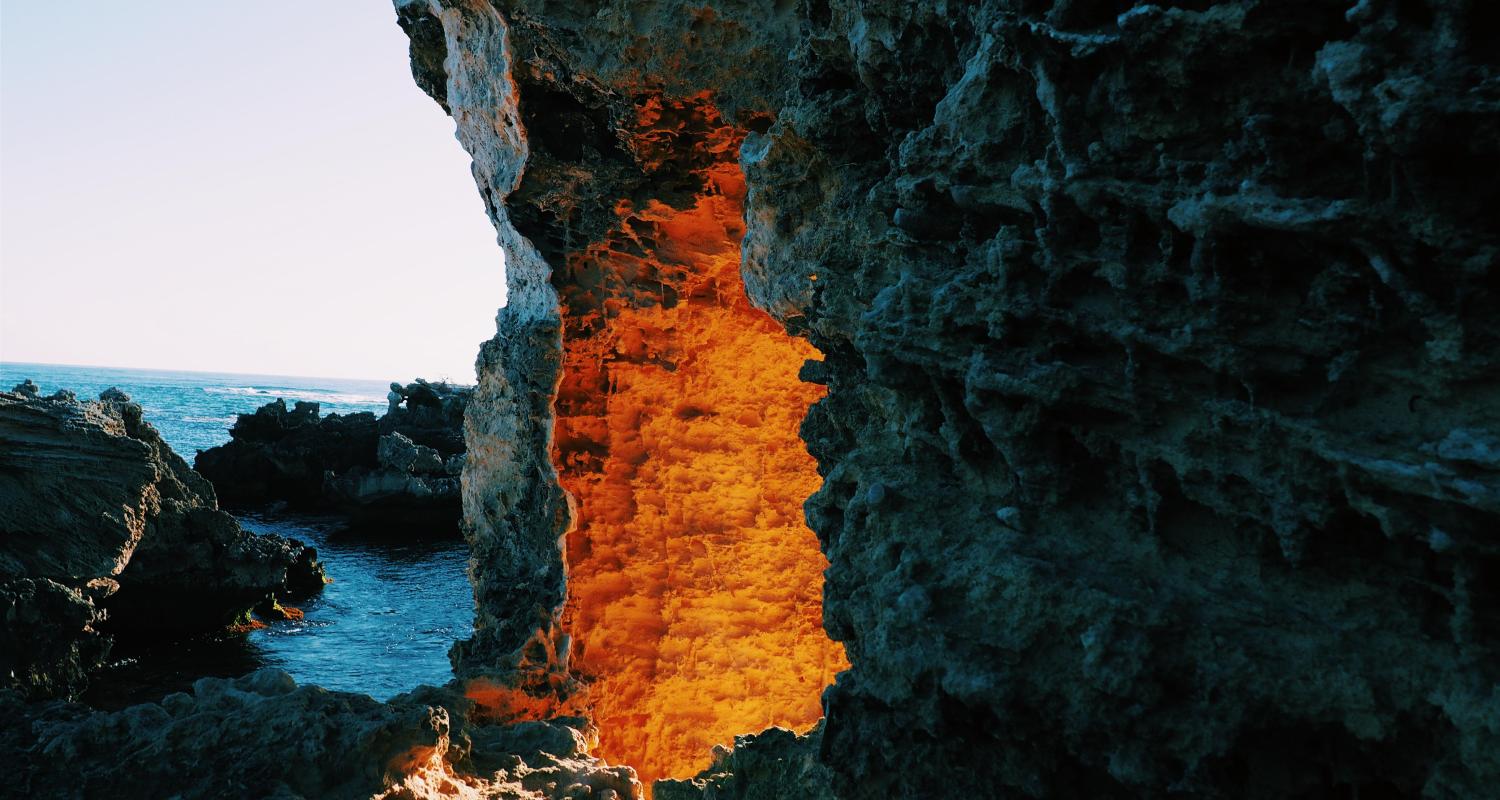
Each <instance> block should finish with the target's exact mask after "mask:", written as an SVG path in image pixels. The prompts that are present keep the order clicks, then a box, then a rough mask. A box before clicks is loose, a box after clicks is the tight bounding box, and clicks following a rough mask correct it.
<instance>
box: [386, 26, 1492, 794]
mask: <svg viewBox="0 0 1500 800" xmlns="http://www.w3.org/2000/svg"><path fill="white" fill-rule="evenodd" d="M396 5H397V8H398V12H399V14H400V17H401V21H402V25H403V27H404V28H405V29H406V31H407V33H408V34H409V35H410V37H411V40H412V67H413V73H414V75H415V78H416V80H417V83H418V84H419V85H421V86H422V87H423V88H424V89H425V90H427V91H428V92H429V93H430V94H431V95H432V96H433V97H434V98H435V99H436V100H437V101H438V102H439V104H441V105H442V106H443V108H444V109H445V110H446V111H448V112H449V113H450V114H451V115H452V116H453V117H454V119H455V121H456V123H457V126H458V137H459V139H460V141H461V142H462V143H463V144H464V146H465V147H466V148H467V149H468V150H469V152H470V153H471V154H472V155H473V157H474V175H475V177H476V180H477V181H478V184H479V189H480V193H481V195H482V196H483V197H484V199H485V202H486V204H487V208H488V209H489V212H490V215H491V217H492V219H493V220H494V222H495V226H496V229H497V231H498V232H499V237H500V243H501V245H502V246H503V247H504V249H505V251H506V256H507V269H508V276H509V281H510V297H509V302H508V305H507V306H506V308H505V309H504V310H503V311H502V313H501V316H500V319H499V328H500V331H499V334H498V335H497V336H496V338H495V339H494V340H492V341H491V342H490V343H488V344H487V345H485V348H484V350H483V353H482V355H481V361H480V367H481V372H480V384H479V388H478V390H477V393H476V395H475V397H474V400H473V402H472V405H471V409H470V413H469V415H468V420H467V436H468V440H469V447H470V459H469V463H468V466H467V467H466V471H465V480H464V502H465V513H466V522H465V525H466V532H467V533H468V535H469V537H470V540H471V542H472V544H473V546H474V553H475V558H476V566H475V572H474V575H475V581H476V596H477V599H478V603H479V617H478V620H479V625H478V629H477V631H476V635H475V637H474V639H472V640H471V641H470V642H468V643H465V644H464V645H462V646H461V647H460V648H459V649H458V650H457V651H456V658H457V666H458V667H459V669H460V670H461V672H463V673H465V674H475V675H477V674H491V675H501V676H510V677H511V679H513V680H515V681H516V682H518V683H523V684H530V685H533V686H535V685H539V684H545V683H548V680H547V679H545V678H540V677H538V676H539V675H546V674H549V673H551V674H556V673H560V672H566V671H567V669H568V656H569V652H568V650H569V637H568V636H567V634H566V625H565V623H564V621H563V620H562V619H561V617H560V615H559V612H560V609H561V608H562V606H563V603H564V597H565V593H566V588H565V587H566V584H565V581H564V567H563V559H564V556H563V553H562V551H561V550H560V549H559V547H558V545H557V541H558V538H559V537H560V536H561V535H563V534H564V533H565V532H566V531H567V530H568V526H569V520H570V519H572V518H574V517H575V515H576V514H575V512H570V510H569V508H568V502H567V498H566V497H565V495H564V492H563V491H562V489H561V488H560V486H559V485H558V483H557V477H556V476H557V471H556V468H555V467H554V463H553V460H552V453H551V448H552V445H553V442H552V441H551V439H550V437H551V435H552V431H553V415H554V408H557V409H565V408H572V407H574V406H575V405H576V404H577V402H578V399H577V398H574V397H573V396H571V395H569V396H560V395H555V394H554V393H555V392H556V391H557V388H556V387H558V386H559V383H560V381H561V382H562V383H563V385H567V375H566V374H565V366H564V364H565V362H566V361H567V358H568V357H567V356H565V354H564V351H563V348H564V344H563V342H564V337H565V330H564V323H563V320H564V316H565V313H566V311H567V308H569V307H571V306H570V305H569V304H575V303H577V302H586V303H589V304H591V305H598V306H600V307H603V308H606V309H609V308H616V309H617V308H621V307H625V306H628V305H630V304H632V303H638V302H640V301H639V293H641V292H643V291H646V290H648V289H649V288H650V286H648V285H647V284H648V282H650V281H655V283H654V284H651V285H652V286H655V287H656V291H657V292H659V293H660V296H661V300H660V302H661V303H662V304H663V305H665V304H666V303H668V302H672V301H671V300H669V299H668V295H667V293H666V291H665V289H664V288H663V287H665V286H666V285H667V284H669V283H670V281H667V280H666V279H665V278H662V277H661V276H657V275H652V274H649V273H645V272H642V273H639V274H637V275H636V276H634V277H627V278H625V279H624V280H622V281H620V282H615V283H611V282H610V281H609V280H604V281H600V280H599V278H598V276H597V275H593V274H592V273H589V272H587V271H586V268H587V267H588V266H589V263H590V262H589V261H588V260H587V258H585V257H584V255H586V254H588V253H590V252H593V251H592V250H591V248H606V249H609V248H618V249H619V251H620V252H622V253H624V252H629V253H634V254H635V257H636V258H638V259H640V262H639V263H641V264H643V265H646V266H649V265H650V263H651V262H650V259H651V258H652V257H653V254H654V253H656V252H658V251H660V250H661V249H662V248H663V247H667V246H670V245H671V244H672V241H671V237H672V236H674V235H679V236H680V235H691V234H692V233H693V232H692V231H687V232H682V231H678V232H676V233H675V234H674V232H673V231H672V230H671V229H669V228H664V227H662V226H660V225H655V224H654V223H653V218H652V216H651V215H650V214H643V215H639V216H636V217H631V216H630V214H631V209H653V208H654V209H658V212H659V209H660V208H662V207H666V208H678V209H681V208H683V207H684V205H685V203H687V202H691V199H692V198H694V197H697V196H700V195H701V194H702V193H703V192H704V191H705V186H706V182H705V180H704V178H703V169H702V167H703V163H702V162H697V161H694V159H696V158H699V157H700V156H702V155H703V151H702V150H701V148H699V147H698V146H697V145H698V144H699V143H701V141H702V140H701V137H700V138H697V139H695V137H698V136H699V132H700V131H701V130H702V125H701V120H702V119H703V118H704V116H703V115H704V114H706V113H707V112H706V111H704V109H705V108H710V109H711V110H712V111H713V113H714V114H717V115H721V116H722V119H723V120H725V121H727V124H729V125H732V126H735V127H737V128H738V129H739V131H740V132H741V133H742V134H743V136H744V144H743V146H742V147H741V148H740V150H739V157H740V165H741V166H742V168H743V170H744V177H745V182H746V185H747V187H748V193H747V196H746V199H745V211H744V220H745V223H746V232H745V234H744V245H743V255H744V262H743V265H742V273H743V276H744V282H745V284H744V289H745V291H747V292H748V293H749V295H750V297H751V298H752V299H753V300H754V302H755V303H756V304H757V305H758V306H759V307H761V308H763V309H765V310H766V311H768V312H770V313H771V314H772V315H773V316H775V317H776V319H778V320H779V321H781V322H782V323H783V324H784V325H785V326H786V328H787V329H788V330H789V331H791V332H793V333H795V334H797V335H799V336H803V337H806V338H807V339H809V340H810V341H811V342H812V343H813V344H814V345H816V346H817V347H818V349H819V350H821V351H822V353H823V355H824V358H823V360H821V361H813V362H810V363H809V364H807V366H806V367H805V368H804V370H803V375H804V377H805V378H806V379H808V380H811V381H815V382H817V383H819V384H823V385H825V386H826V387H827V397H826V399H824V400H822V401H821V402H819V403H818V404H817V405H816V406H815V407H814V408H813V410H812V411H811V412H810V413H809V415H808V417H807V420H806V422H805V423H804V425H803V427H802V434H803V436H804V438H805V439H806V441H807V443H808V447H809V449H810V450H811V451H812V452H813V454H814V455H815V456H816V457H817V458H818V461H819V472H820V474H821V475H822V477H823V485H822V488H821V489H820V490H819V491H818V492H817V493H816V494H815V495H814V496H813V497H812V499H811V500H810V501H809V502H808V505H807V515H808V520H809V522H810V524H811V525H812V527H813V529H814V530H815V531H816V533H817V534H818V537H819V540H820V541H821V543H822V546H823V549H824V552H825V553H826V554H827V556H828V559H829V562H830V568H829V570H828V573H827V579H826V584H825V587H824V608H823V613H824V620H825V626H826V629H827V631H828V633H829V635H830V636H832V637H833V638H834V639H837V640H838V641H840V642H842V643H843V645H844V646H845V648H846V649H847V653H848V657H849V661H850V669H849V670H848V671H847V672H845V673H843V674H842V675H840V677H839V679H838V682H837V684H836V685H835V686H834V687H833V688H831V689H830V690H829V691H828V692H827V694H826V695H825V697H824V702H825V708H826V712H827V719H826V722H825V728H824V730H823V733H822V741H821V745H820V748H821V749H820V751H819V757H820V759H821V761H822V763H823V764H824V765H826V766H827V767H828V768H829V770H830V771H831V773H832V775H833V778H832V788H833V790H834V791H835V793H836V794H837V795H838V796H840V797H851V798H852V797H866V796H893V797H923V796H955V797H956V796H964V797H988V796H1035V797H1046V796H1159V795H1163V794H1166V793H1169V792H1177V793H1184V794H1192V795H1196V796H1239V797H1278V798H1279V797H1314V796H1328V795H1348V796H1353V795H1359V796H1371V795H1416V794H1425V795H1426V796H1429V797H1453V798H1458V797H1473V796H1481V795H1483V794H1485V793H1487V792H1489V791H1491V790H1492V787H1493V786H1495V785H1496V782H1497V781H1500V589H1497V587H1500V545H1497V542H1496V540H1495V536H1494V532H1495V531H1496V530H1500V457H1497V453H1500V363H1497V359H1500V356H1497V353H1500V348H1497V347H1496V345H1497V344H1500V322H1497V318H1496V316H1495V315H1494V314H1493V313H1492V312H1491V309H1493V307H1494V305H1495V303H1496V302H1497V300H1500V283H1497V276H1500V271H1497V266H1496V259H1497V256H1500V231H1497V229H1496V226H1495V223H1494V221H1495V220H1496V219H1500V189H1497V186H1500V184H1497V183H1496V182H1495V180H1494V177H1495V172H1496V168H1497V166H1500V69H1497V63H1496V62H1497V54H1500V14H1497V13H1496V12H1495V11H1494V10H1493V8H1494V7H1493V6H1492V5H1491V4H1488V3H1483V2H1478V0H1360V1H1359V2H1350V1H1345V0H1337V1H1335V0H1311V1H1304V0H1222V1H1221V2H1213V1H1212V0H1193V1H1192V2H1187V1H1185V0H1184V1H1181V2H1161V3H1149V2H1093V1H1092V0H1090V1H1087V2H1085V1H1084V0H1055V1H1053V0H987V1H986V2H975V3H961V4H951V3H941V2H916V3H895V2H876V3H869V2H859V3H856V2H852V0H805V1H804V2H799V3H795V4H793V3H781V2H770V0H721V1H720V2H703V3H698V4H693V5H692V6H691V7H689V6H688V5H684V4H681V3H678V2H675V0H660V1H659V2H641V3H632V4H629V5H628V6H627V5H624V4H616V5H607V4H603V5H601V4H595V5H591V6H589V7H587V8H583V7H580V6H578V5H576V4H575V5H567V4H557V3H547V2H531V1H529V0H495V1H494V2H481V1H480V0H397V3H396ZM683 107H688V108H689V109H690V111H689V112H688V113H685V114H683V115H682V116H678V117H671V116H669V115H664V114H663V113H662V109H681V108H683ZM692 109H696V111H693V110H692ZM693 114H697V115H698V116H697V117H696V120H697V121H695V118H694V116H693ZM646 121H650V122H651V124H653V125H656V124H658V123H659V122H660V123H661V127H658V128H657V129H656V130H655V131H654V132H653V133H652V135H650V136H648V137H645V138H643V137H642V135H641V129H642V125H643V123H644V122H646ZM723 138H724V139H725V140H729V141H734V137H733V136H725V137H723ZM652 203H656V204H658V205H656V206H653V205H652ZM659 213H665V212H659ZM622 214H624V215H626V217H627V219H626V220H625V222H626V224H627V227H629V228H630V229H631V231H633V233H629V232H627V234H625V235H621V234H619V233H618V230H619V227H618V226H619V225H620V224H621V215H622ZM580 254H584V255H580ZM643 268H644V267H643ZM580 287H583V288H586V289H587V291H588V293H589V296H586V297H580V296H579V289H580ZM674 291H675V289H674ZM560 297H561V298H566V303H564V302H563V301H562V300H560V299H559V298H560ZM611 304H614V305H611ZM606 316H607V314H606ZM680 355H681V354H672V355H670V358H676V357H679V356H680ZM556 413H559V414H561V413H564V411H562V410H559V411H557V412H556ZM607 424H608V425H610V426H616V427H615V428H614V429H615V430H617V431H618V430H621V429H622V428H621V427H620V426H623V429H629V427H630V426H632V425H639V424H641V423H640V422H639V420H632V419H613V418H612V419H610V420H608V422H607ZM595 455H599V454H595ZM600 457H602V455H601V456H600ZM551 683H553V684H556V681H551ZM747 733H748V731H747ZM809 774H810V773H809Z"/></svg>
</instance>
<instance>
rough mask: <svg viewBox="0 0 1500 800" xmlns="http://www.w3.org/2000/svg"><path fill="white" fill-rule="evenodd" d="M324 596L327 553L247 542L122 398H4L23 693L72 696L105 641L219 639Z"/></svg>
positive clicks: (1, 438)
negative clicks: (211, 633) (251, 613)
mask: <svg viewBox="0 0 1500 800" xmlns="http://www.w3.org/2000/svg"><path fill="white" fill-rule="evenodd" d="M23 385H24V384H23ZM322 585H323V573H322V568H321V567H320V566H319V565H318V563H317V554H316V552H315V551H313V550H312V549H311V548H308V547H304V546H303V545H302V544H301V543H300V542H297V541H295V540H289V539H283V538H281V537H279V536H271V535H265V536H257V535H253V534H250V533H247V532H246V531H244V530H242V529H241V528H240V526H239V524H238V523H236V522H235V520H234V518H233V517H231V516H229V514H227V513H225V512H223V511H220V510H219V509H218V507H217V504H216V502H215V499H214V491H213V487H211V486H210V485H209V484H208V482H207V481H205V480H203V478H202V477H200V476H199V475H198V474H197V473H195V472H193V471H192V469H190V468H189V467H188V465H187V463H186V462H185V461H183V460H182V459H181V458H180V457H178V455H177V454H176V453H174V452H172V449H171V448H170V447H168V446H167V444H166V442H164V441H162V439H161V436H160V435H159V434H158V433H157V431H156V429H155V428H153V427H152V426H151V424H150V423H148V422H146V421H145V420H144V419H143V418H142V415H141V407H140V406H139V405H136V404H135V403H133V402H131V401H130V398H129V397H128V396H126V395H125V394H124V393H123V392H121V391H119V390H117V389H111V390H107V391H105V392H104V393H103V394H101V395H100V399H99V400H98V401H97V402H88V403H79V402H77V401H76V400H73V399H71V397H70V396H69V395H64V394H62V393H58V394H56V395H53V396H51V397H48V398H45V399H43V398H39V397H38V393H37V392H35V391H29V392H17V393H0V586H3V589H0V594H3V596H4V598H5V603H6V608H7V611H6V613H5V618H4V623H5V624H4V636H5V638H6V639H8V640H9V641H11V642H14V643H16V646H15V648H11V647H6V648H4V656H3V659H4V660H5V661H7V662H10V664H11V669H10V670H9V671H8V672H7V680H9V681H10V682H11V683H12V684H14V685H17V686H20V687H22V688H23V689H24V690H25V691H27V692H28V693H29V694H33V695H35V694H42V693H45V692H49V691H58V692H62V693H64V694H73V693H76V692H77V691H78V690H79V689H81V688H82V683H83V682H82V675H83V674H84V673H85V672H86V671H87V670H88V669H90V668H92V667H94V666H97V665H98V664H99V663H100V661H101V660H102V659H103V657H104V654H105V652H106V650H107V647H106V644H105V642H104V641H103V640H101V638H100V633H101V632H103V631H107V632H111V633H117V634H126V633H128V634H130V635H135V636H153V637H159V636H172V635H177V634H182V633H189V632H201V631H207V630H213V629H216V628H222V627H223V626H225V625H227V624H229V623H230V622H231V621H233V620H234V619H235V618H236V617H238V616H240V615H242V614H243V613H245V612H246V611H248V610H249V609H250V608H252V607H253V606H255V605H256V604H258V603H261V602H263V601H267V600H268V599H270V598H271V597H273V596H280V597H283V598H285V597H295V596H301V595H306V594H309V593H311V592H315V591H317V590H318V589H321V588H322ZM106 612H107V613H106ZM49 665H51V666H49Z"/></svg>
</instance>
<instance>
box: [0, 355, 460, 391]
mask: <svg viewBox="0 0 1500 800" xmlns="http://www.w3.org/2000/svg"><path fill="white" fill-rule="evenodd" d="M0 365H5V366H22V367H72V368H75V369H77V368H82V369H114V370H123V371H126V372H182V373H187V374H190V375H232V376H235V377H241V378H298V379H301V380H315V381H368V382H370V383H384V384H387V385H389V384H390V383H392V382H393V381H391V380H390V379H389V378H340V377H336V376H333V375H292V374H288V373H269V372H234V371H219V372H215V371H211V370H203V369H177V368H167V367H123V366H113V365H109V364H63V363H58V362H51V361H12V360H9V359H4V358H0ZM411 380H430V379H428V378H423V377H421V376H420V375H419V376H417V377H416V378H413V379H411ZM409 382H410V381H402V382H401V385H402V386H405V385H406V384H407V383H409ZM432 382H433V383H439V382H445V383H449V384H451V385H455V386H473V385H476V384H474V383H462V382H459V381H454V380H447V379H439V380H433V381H432ZM0 391H3V389H0Z"/></svg>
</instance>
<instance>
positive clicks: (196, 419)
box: [182, 414, 236, 422]
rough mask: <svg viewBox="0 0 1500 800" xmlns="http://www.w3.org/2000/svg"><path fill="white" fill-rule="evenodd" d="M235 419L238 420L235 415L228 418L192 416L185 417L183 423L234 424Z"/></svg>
mask: <svg viewBox="0 0 1500 800" xmlns="http://www.w3.org/2000/svg"><path fill="white" fill-rule="evenodd" d="M235 419H236V417H235V415H233V414H230V415H229V416H227V417H192V416H189V417H183V418H182V421H183V422H234V421H235Z"/></svg>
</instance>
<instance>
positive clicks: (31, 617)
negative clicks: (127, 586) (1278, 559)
mask: <svg viewBox="0 0 1500 800" xmlns="http://www.w3.org/2000/svg"><path fill="white" fill-rule="evenodd" d="M115 588H116V584H115V583H114V582H113V581H100V580H96V581H91V582H90V583H89V584H85V585H84V586H81V587H73V586H66V585H64V584H61V583H58V582H57V581H53V580H47V579H45V578H44V579H41V580H34V579H31V578H10V579H6V580H3V581H0V676H3V678H4V681H5V684H4V687H8V688H12V689H15V690H16V691H18V692H20V694H21V696H23V697H27V698H43V697H74V696H77V695H78V694H79V693H81V692H82V691H83V690H84V689H85V688H86V687H87V686H88V676H89V673H90V672H92V671H94V670H96V669H98V668H100V667H102V666H104V665H105V664H106V663H107V659H108V657H109V650H110V644H111V641H110V638H109V637H108V636H106V635H104V634H103V633H101V632H100V630H99V625H100V623H102V622H104V619H105V613H104V610H103V609H102V608H100V606H99V603H100V601H101V600H103V599H104V597H107V596H108V595H109V593H110V592H112V591H114V590H115ZM4 687H0V688H4Z"/></svg>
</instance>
